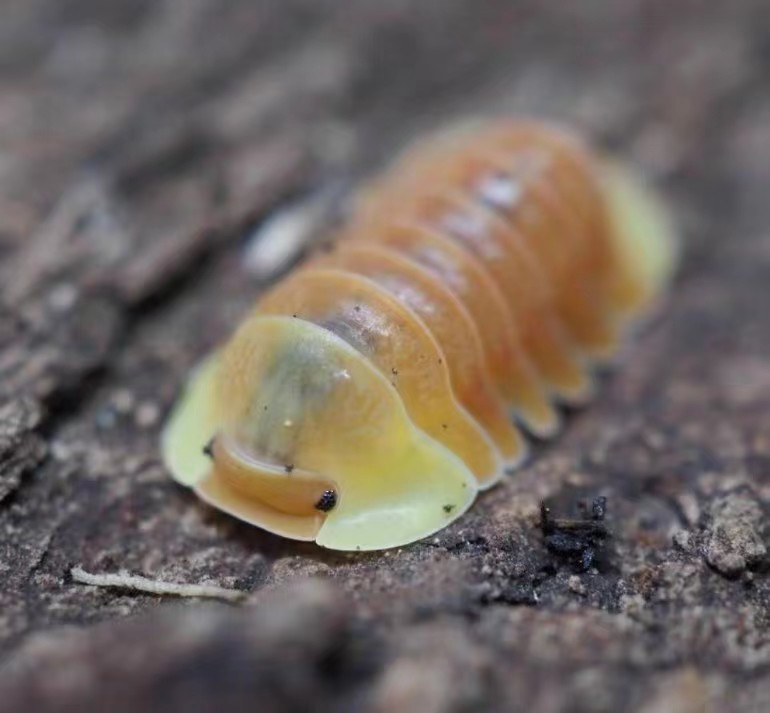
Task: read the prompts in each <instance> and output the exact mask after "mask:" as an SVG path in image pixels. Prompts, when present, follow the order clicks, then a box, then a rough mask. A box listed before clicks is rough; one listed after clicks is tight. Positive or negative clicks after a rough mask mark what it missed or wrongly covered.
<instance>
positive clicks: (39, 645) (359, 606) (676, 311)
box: [0, 0, 770, 711]
mask: <svg viewBox="0 0 770 713" xmlns="http://www.w3.org/2000/svg"><path fill="white" fill-rule="evenodd" d="M478 114H483V115H490V114H504V115H528V116H543V117H549V118H555V119H559V120H561V121H564V122H567V123H569V124H570V125H573V126H574V127H576V128H578V129H579V130H581V131H583V132H585V134H586V135H587V136H589V137H590V138H591V139H592V140H594V141H596V142H597V143H598V144H599V145H600V146H603V147H606V148H609V149H612V150H614V151H616V152H618V153H619V154H620V155H622V156H624V157H626V158H628V159H630V160H632V161H634V162H635V163H636V164H637V165H639V166H640V167H641V168H642V169H643V170H644V171H646V172H647V174H648V175H649V176H650V177H651V178H652V179H653V181H654V182H655V183H656V184H657V185H658V186H659V187H660V189H661V190H662V191H663V192H664V194H665V195H666V196H667V198H668V200H669V202H670V203H671V205H672V209H673V211H674V214H675V216H676V218H677V220H678V222H679V224H680V226H681V230H682V232H683V235H684V238H685V258H684V262H683V266H682V270H681V272H680V275H679V278H678V280H677V283H676V284H675V286H674V288H673V291H672V296H671V298H670V300H669V301H668V302H667V303H666V305H665V308H664V309H663V310H662V312H661V314H660V315H659V316H658V318H656V320H655V322H654V324H652V325H651V326H650V327H649V328H648V329H647V330H646V331H645V334H644V335H643V336H642V337H641V338H640V340H639V343H638V344H637V346H636V347H635V351H634V354H633V356H632V357H630V358H629V360H628V364H627V365H624V368H623V369H621V370H620V371H619V372H618V373H617V374H616V375H613V376H612V377H611V378H610V379H608V380H607V383H606V384H605V385H604V387H603V390H602V395H601V396H600V398H599V400H598V402H597V403H596V404H595V405H594V406H592V407H591V408H590V409H587V410H586V411H584V412H582V413H579V414H574V415H573V416H572V417H571V418H570V420H569V426H568V429H567V432H566V433H565V435H564V436H563V437H562V438H561V439H559V440H558V441H557V442H556V443H554V444H550V445H548V446H547V447H543V448H542V449H541V450H540V451H539V452H538V455H537V457H536V458H535V459H534V462H533V463H532V464H531V465H530V466H528V467H527V468H525V469H524V470H522V471H521V472H520V473H519V474H517V476H516V478H515V479H511V480H510V482H507V483H506V484H505V485H504V486H503V487H501V488H500V489H498V490H497V491H495V492H494V493H490V494H489V496H487V497H485V498H484V499H483V500H482V502H481V503H480V505H479V506H478V507H477V508H476V509H475V510H474V512H473V513H472V514H470V515H469V516H468V517H467V518H463V520H461V521H460V523H459V524H457V525H455V526H453V527H452V528H449V529H448V530H447V531H446V532H444V533H442V534H441V535H440V537H437V538H436V540H435V541H432V542H428V543H420V544H418V545H415V546H413V547H410V548H406V549H404V550H398V551H396V552H393V553H385V554H372V555H359V556H357V557H348V556H343V555H340V554H334V553H328V552H323V551H319V550H318V549H316V548H314V547H313V546H310V545H302V544H297V543H287V542H282V541H279V540H278V539H277V538H273V537H271V536H269V535H265V534H264V533H260V532H257V531H254V530H253V529H251V528H248V527H246V526H243V525H240V524H238V523H235V522H233V521H231V520H229V519H228V518H226V517H225V516H222V515H218V514H216V513H213V512H211V511H210V510H208V509H206V508H205V507H204V506H202V505H201V504H199V503H197V502H196V501H194V499H193V498H192V497H191V496H189V494H187V493H183V492H181V490H180V489H179V488H177V487H176V486H174V485H173V484H172V483H170V482H169V480H168V477H167V475H166V473H165V472H164V470H163V468H162V466H161V465H160V462H159V458H158V452H157V438H158V432H159V429H160V425H161V423H162V420H163V418H164V416H165V413H166V411H167V409H168V407H169V406H170V404H171V402H172V400H173V398H174V395H175V394H176V393H177V391H178V389H179V388H180V385H181V384H182V383H183V379H184V376H185V374H186V372H187V370H188V369H189V368H190V367H191V365H193V364H194V363H195V362H196V361H197V359H199V358H200V356H201V355H202V354H204V353H205V352H206V351H208V350H209V349H210V348H211V347H212V346H214V345H215V344H217V343H218V342H219V341H220V340H221V339H222V338H223V337H224V336H225V335H226V334H227V333H228V332H229V331H230V329H232V327H233V326H234V325H235V324H236V323H237V320H238V318H239V316H240V315H242V314H243V313H244V312H245V310H246V309H248V306H249V305H250V304H251V302H252V301H253V300H254V298H255V296H256V295H257V294H259V292H260V290H262V289H264V287H265V285H266V284H268V283H269V282H270V281H272V280H274V279H275V278H276V277H277V276H278V275H279V274H280V273H281V272H282V271H283V270H284V269H286V268H287V267H288V266H290V265H291V264H292V262H293V261H294V260H296V259H297V258H298V257H299V256H300V255H301V254H302V253H303V251H304V250H305V248H306V247H307V243H308V241H309V240H311V239H312V238H313V237H315V234H316V233H318V232H319V231H318V226H322V225H324V224H325V221H326V220H328V219H329V218H330V217H331V216H333V214H334V213H335V211H336V210H337V209H338V208H339V205H340V204H341V203H342V202H344V196H345V195H346V193H347V191H348V190H349V189H350V187H352V186H353V185H356V184H357V183H358V182H359V181H360V180H361V179H362V178H363V177H365V176H366V175H368V174H369V173H371V172H373V171H374V170H376V169H377V168H378V167H381V166H382V165H383V164H384V163H385V162H386V161H387V160H388V159H389V158H390V157H391V156H392V155H393V153H394V152H396V151H398V150H399V149H400V148H402V147H403V146H404V145H405V144H406V143H407V142H408V141H410V140H412V139H413V138H414V137H415V136H417V135H419V134H420V133H422V132H426V131H429V130H431V129H433V128H435V127H436V126H437V125H440V124H443V123H445V122H447V121H449V120H451V119H452V118H460V117H467V116H469V115H478ZM768 186H770V5H769V4H768V2H767V0H734V1H733V2H730V3H715V2H708V1H707V0H700V1H699V0H677V1H676V2H672V1H671V0H591V1H590V2H588V1H587V2H580V3H578V2H558V1H556V0H553V1H547V2H546V1H543V0H521V1H518V2H511V1H508V0H422V1H421V2H415V1H407V0H357V1H356V2H344V1H343V0H272V1H268V0H109V1H99V0H0V710H9V711H10V710H35V711H47V710H64V709H67V708H69V709H73V710H104V709H105V706H107V705H109V706H110V707H111V709H112V710H139V709H142V710H158V711H161V710H163V711H165V710H177V709H181V708H182V707H184V708H185V709H186V710H194V711H197V710H214V709H220V708H222V707H225V708H228V707H229V709H230V710H242V709H243V710H246V709H249V710H254V709H256V710H263V711H268V710H377V711H391V710H404V711H411V710H415V711H417V710H419V711H445V710H446V711H455V710H456V711H464V710H496V709H500V710H537V711H557V710H575V711H584V710H585V711H605V710H612V711H619V710H639V711H665V710H671V711H673V710H677V711H678V710H688V711H689V710H693V711H694V710H745V711H754V710H756V711H759V710H768V709H770V700H769V699H768V696H770V693H768V690H769V689H768V677H767V676H768V671H770V641H769V639H768V636H769V635H768V627H769V626H770V603H769V602H770V585H769V584H768V559H767V546H768V544H769V543H768V532H767V522H768V517H767V515H768V500H770V441H768V438H769V436H768V434H770V324H769V323H768V318H767V314H766V308H767V305H768V304H770V302H769V300H770V201H768V199H767V198H768V196H767V192H768ZM599 493H601V494H603V495H605V496H607V497H608V498H609V508H610V518H611V524H612V527H613V533H614V536H613V544H612V547H611V557H610V560H611V565H610V566H608V567H607V568H606V569H605V570H603V571H600V570H597V571H593V572H588V573H585V572H581V571H578V570H576V569H574V567H572V566H571V565H570V563H569V562H567V563H565V562H562V561H561V560H559V558H558V557H556V556H555V555H554V554H553V553H552V552H549V551H548V549H547V547H546V546H545V545H544V543H543V538H542V533H541V532H540V530H539V528H538V522H537V517H538V516H537V512H538V506H539V503H540V501H541V500H542V499H544V498H555V499H556V502H557V504H558V502H563V503H566V504H565V505H564V507H568V504H569V503H573V502H574V500H575V498H576V497H578V495H581V496H582V495H586V496H589V497H590V496H593V495H596V494H599ZM560 499H561V500H560ZM557 509H558V505H557ZM74 566H82V567H83V568H84V569H86V570H88V571H93V572H107V573H114V572H117V571H119V570H122V569H126V570H129V571H131V572H133V573H135V574H138V575H141V576H146V577H150V578H155V579H162V580H165V581H173V582H188V583H195V582H213V583H216V584H218V585H221V586H224V587H227V588H230V589H233V590H237V591H238V592H242V593H243V594H244V597H245V604H243V605H242V606H240V607H231V606H225V605H221V604H220V605H216V604H212V605H210V606H209V607H203V605H201V604H199V603H198V602H195V603H193V604H189V605H186V606H185V605H178V604H176V605H175V604H173V603H172V602H169V601H168V599H166V598H163V597H158V596H153V595H151V594H148V593H146V592H145V593H142V592H136V591H126V590H125V589H119V588H118V589H115V588H108V589H97V588H93V587H86V586H83V585H82V584H79V583H77V582H75V581H74V580H73V578H72V575H71V569H72V567H74ZM319 578H320V579H319ZM274 590H278V592H279V593H278V595H275V597H274V598H273V599H271V595H274ZM127 618H128V621H125V620H126V619H127ZM51 672H54V673H53V674H52V673H51Z"/></svg>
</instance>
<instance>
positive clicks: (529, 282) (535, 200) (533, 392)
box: [162, 120, 677, 550]
mask: <svg viewBox="0 0 770 713" xmlns="http://www.w3.org/2000/svg"><path fill="white" fill-rule="evenodd" d="M336 237H337V240H336V242H335V246H334V248H333V249H332V250H331V251H329V252H326V253H319V254H318V255H316V256H314V257H311V258H310V259H309V260H308V261H306V263H305V264H304V265H301V266H300V267H299V268H298V269H297V270H296V271H295V272H294V273H292V274H290V275H289V276H287V277H286V278H284V280H282V281H281V282H279V283H278V284H277V285H275V286H274V287H273V288H272V289H270V290H269V291H268V292H267V293H265V294H263V295H262V296H261V297H260V298H259V300H258V301H257V304H256V305H255V307H254V308H253V310H252V311H251V312H250V313H249V314H248V315H247V316H246V318H245V319H244V321H243V323H242V324H241V326H240V327H239V328H238V329H237V330H236V331H235V333H234V334H233V336H232V337H231V338H230V339H229V340H228V341H227V342H226V343H225V344H223V345H222V347H221V348H220V349H218V350H217V351H216V352H215V353H214V354H213V355H211V356H210V357H208V358H207V359H206V360H204V362H203V363H202V364H201V365H200V366H199V367H198V368H197V369H196V370H195V371H194V372H193V374H192V375H191V378H190V380H189V383H188V386H187V388H186V389H185V391H184V393H183V394H182V396H181V397H180V399H179V401H178V403H177V405H176V406H175V408H174V410H173V412H172V415H171V417H170V419H169V422H168V424H167V426H166V428H165V430H164V433H163V444H162V445H163V454H164V459H165V462H166V464H167V466H168V468H169V470H170V471H171V473H172V475H173V476H174V478H175V479H176V480H178V481H179V482H181V483H183V484H185V485H187V486H189V487H191V488H192V489H193V490H194V491H195V492H196V493H197V494H198V495H199V497H200V498H201V499H203V500H204V501H206V502H208V503H210V504H211V505H213V506H214V507H217V508H218V509H220V510H223V511H225V512H228V513H230V514H232V515H233V516H235V517H237V518H239V519H241V520H244V521H246V522H249V523H252V524H254V525H257V526H259V527H261V528H263V529H265V530H268V531H270V532H273V533H276V534H278V535H281V536H284V537H287V538H291V539H298V540H314V541H316V542H317V543H318V544H320V545H322V546H325V547H329V548H333V549H340V550H357V549H361V550H372V549H383V548H387V547H395V546H399V545H404V544H408V543H410V542H413V541H415V540H418V539H421V538H423V537H426V536H428V535H430V534H432V533H434V532H436V531H437V530H439V529H441V528H443V527H444V526H446V525H447V524H449V523H450V522H451V521H453V520H455V519H456V518H458V517H460V516H461V515H462V514H463V513H464V512H465V511H466V510H467V509H468V507H470V505H471V504H472V503H473V501H474V498H475V496H476V493H477V492H478V491H479V490H482V489H485V488H488V487H491V486H492V485H494V484H495V483H497V482H498V481H499V480H500V479H501V478H502V477H503V475H504V473H505V472H507V471H510V470H512V469H514V468H515V467H517V466H518V465H519V464H520V463H521V462H522V461H523V460H524V459H525V456H526V454H527V438H526V436H527V434H531V435H534V436H537V437H540V438H545V437H551V436H553V435H555V434H556V432H557V431H558V428H559V424H560V414H559V404H562V403H568V404H576V403H584V402H585V401H586V400H587V399H588V398H589V397H590V395H591V394H592V392H593V388H594V381H593V378H592V371H593V367H594V365H596V364H598V363H602V362H606V361H608V360H609V359H611V358H612V357H613V356H614V355H615V353H616V352H617V349H618V346H619V345H620V343H621V341H622V338H623V335H624V334H625V332H627V331H628V327H629V325H631V324H633V322H634V321H635V320H636V318H638V317H639V316H640V315H643V314H644V313H645V312H647V311H648V310H649V308H650V307H651V305H653V304H654V302H655V300H656V298H657V297H658V296H659V295H660V293H661V291H662V289H663V287H664V286H665V285H666V284H667V282H668V279H669V277H670V275H671V273H672V270H673V266H674V263H675V258H676V246H677V241H676V239H675V235H674V232H673V230H672V227H671V224H670V221H669V219H668V215H667V213H666V211H665V209H664V208H663V206H662V204H661V202H660V200H659V199H658V198H657V197H656V196H655V195H654V194H653V192H652V191H651V190H650V189H649V188H648V187H646V186H645V185H644V184H643V183H642V182H641V180H640V179H639V178H638V177H637V176H636V175H635V174H633V173H632V172H631V171H630V170H629V169H628V168H627V167H625V166H623V165H621V164H619V163H617V162H615V161H613V160H611V159H609V158H607V157H605V156H602V155H600V154H598V153H597V152H595V151H592V150H591V149H590V148H589V147H588V146H587V145H586V144H585V143H583V142H581V141H580V140H579V139H577V138H575V137H574V136H572V135H571V134H570V133H569V132H567V131H566V130H564V129H563V128H560V127H555V126H552V125H549V124H542V123H536V122H514V121H507V120H506V121H476V122H470V123H467V124H464V125H463V126H461V127H456V128H453V129H450V130H448V131H445V132H443V133H440V134H438V135H437V136H435V137H433V138H429V139H428V140H426V141H423V142H421V143H419V144H417V145H416V146H415V147H413V148H412V149H410V150H408V151H407V152H406V153H405V154H404V155H403V156H402V157H401V158H400V159H398V160H396V161H395V163H394V164H393V165H392V166H391V167H390V168H389V169H388V170H386V171H385V172H384V174H383V175H382V176H381V177H380V178H379V179H377V180H375V181H373V182H372V183H371V184H370V186H369V187H368V188H366V189H365V190H364V191H362V192H361V194H360V196H359V197H358V198H357V199H356V200H355V201H354V202H353V206H352V210H351V215H350V217H349V219H348V220H347V222H346V223H345V224H344V225H343V226H341V228H340V229H339V232H338V235H337V236H336Z"/></svg>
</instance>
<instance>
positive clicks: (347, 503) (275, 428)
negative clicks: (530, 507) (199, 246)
mask: <svg viewBox="0 0 770 713" xmlns="http://www.w3.org/2000/svg"><path fill="white" fill-rule="evenodd" d="M204 404H205V405H206V413H207V414H208V419H209V422H208V428H209V429H211V430H213V431H215V434H216V435H215V439H214V445H213V461H209V465H208V466H207V469H206V471H205V472H204V473H203V474H202V475H201V471H202V468H200V469H199V470H198V472H197V474H196V477H195V479H191V478H190V477H186V474H185V473H182V472H177V471H176V470H175V471H174V472H175V476H176V477H177V479H179V480H182V481H183V482H186V484H188V485H191V486H192V487H194V488H195V490H196V491H197V492H198V494H199V495H200V496H201V497H202V498H203V499H204V500H207V501H208V502H210V503H212V504H213V505H216V506H217V507H218V508H220V509H222V510H225V511H226V512H229V513H231V514H233V515H235V516H236V517H239V518H241V519H243V520H246V521H248V522H251V523H253V524H256V525H259V526H260V527H262V528H264V529H267V530H269V531H271V532H276V533H278V534H281V535H284V536H287V537H292V538H294V539H315V540H316V541H317V542H318V543H319V544H321V545H324V546H327V547H332V548H334V549H350V550H355V549H382V548H384V547H394V546H397V545H401V544H405V543H408V542H412V541H414V540H415V539H419V538H421V537H425V536H427V535H428V534H431V533H432V532H435V531H436V530H438V529H440V528H441V527H444V526H445V525H446V523H447V522H448V516H447V513H446V512H445V511H444V510H443V505H444V504H446V503H448V502H449V503H452V504H453V505H455V506H456V508H455V509H453V510H452V517H451V519H454V517H456V516H459V514H461V513H462V512H464V511H465V509H467V507H468V506H469V505H470V504H471V502H472V501H473V498H474V496H475V492H476V484H475V479H474V477H473V475H472V474H471V472H470V471H469V470H468V468H467V467H466V466H465V465H464V464H463V463H462V461H460V459H459V458H457V456H455V455H454V454H453V453H452V452H451V451H449V450H448V449H447V448H446V447H444V446H443V445H441V444H439V443H438V442H436V441H434V440H432V439H430V438H429V437H427V436H426V435H425V434H424V433H423V432H422V431H420V430H419V429H417V428H416V427H415V426H414V424H413V423H412V422H411V420H410V419H409V417H408V415H407V413H406V411H405V410H404V407H403V405H402V403H401V400H400V399H399V397H398V395H397V393H395V391H394V389H393V388H392V387H391V385H390V383H389V381H388V380H387V379H386V378H385V377H384V376H383V375H381V374H380V373H379V372H378V371H377V370H376V369H375V368H374V367H373V366H372V365H371V364H370V363H369V362H368V361H367V360H366V359H365V358H364V357H363V356H362V355H361V354H360V353H359V352H357V351H356V350H354V349H353V348H352V347H350V346H349V345H348V344H346V343H345V342H344V341H342V340H341V339H340V338H338V337H336V336H335V335H334V334H332V333H331V332H329V331H327V330H325V329H322V328H321V327H318V326H316V325H313V324H310V323H308V322H305V321H303V320H301V319H293V318H291V317H255V318H252V319H250V320H248V321H247V322H246V323H245V324H244V325H243V326H242V327H241V329H240V330H238V332H237V333H236V334H235V336H234V337H233V338H232V340H231V341H230V342H229V344H228V345H227V346H226V347H225V348H224V350H223V351H222V353H221V354H220V355H219V357H218V363H217V364H216V365H215V366H211V367H206V368H204V369H203V370H202V371H201V372H200V375H199V381H198V383H195V384H193V386H192V389H191V394H190V397H189V401H188V402H183V403H182V404H181V406H180V408H179V412H178V413H177V414H176V417H175V419H172V424H171V426H170V428H171V429H174V428H175V422H176V433H175V434H174V435H173V436H170V437H169V438H168V439H167V451H168V452H170V455H171V457H168V458H167V462H169V464H170V466H171V467H172V469H173V468H174V464H175V463H176V464H177V465H179V466H184V465H185V463H186V458H187V457H188V455H189V453H190V452H192V451H194V450H196V449H197V451H198V452H200V449H201V442H203V443H204V444H205V443H206V442H207V438H208V437H210V434H209V436H204V435H203V432H204V429H201V428H198V432H197V433H192V430H194V429H187V430H186V429H185V428H184V423H183V422H184V421H185V420H186V421H187V422H188V424H189V423H190V422H192V421H193V420H194V417H193V416H191V413H190V409H191V408H192V409H194V408H196V406H197V407H200V406H202V405H204ZM265 407H267V408H265ZM179 424H181V425H179ZM194 439H197V441H195V442H194ZM201 457H202V458H204V459H205V458H206V457H205V456H204V455H202V454H201ZM206 460H208V459H206ZM288 465H290V466H291V468H287V466H288Z"/></svg>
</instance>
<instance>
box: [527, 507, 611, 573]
mask: <svg viewBox="0 0 770 713" xmlns="http://www.w3.org/2000/svg"><path fill="white" fill-rule="evenodd" d="M578 507H579V509H580V516H579V517H577V518H573V517H554V516H553V514H552V513H551V508H550V507H549V506H548V505H547V504H546V503H545V502H544V503H541V505H540V527H541V529H542V531H543V535H544V536H545V546H546V547H547V548H548V551H549V552H551V553H552V554H554V555H557V556H558V557H560V558H563V559H567V560H569V561H571V562H572V563H573V564H575V565H577V566H578V567H579V568H580V569H581V570H582V571H584V572H586V571H588V570H589V569H591V567H593V566H594V565H595V564H597V563H598V561H599V560H600V559H601V556H602V555H603V554H604V549H605V545H606V541H607V539H608V538H609V537H610V536H611V533H610V531H609V529H608V527H607V524H606V522H605V516H606V514H607V498H606V497H604V496H599V497H596V498H594V500H593V502H592V503H591V506H590V508H589V507H588V504H587V503H586V501H585V500H581V501H579V502H578Z"/></svg>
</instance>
